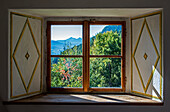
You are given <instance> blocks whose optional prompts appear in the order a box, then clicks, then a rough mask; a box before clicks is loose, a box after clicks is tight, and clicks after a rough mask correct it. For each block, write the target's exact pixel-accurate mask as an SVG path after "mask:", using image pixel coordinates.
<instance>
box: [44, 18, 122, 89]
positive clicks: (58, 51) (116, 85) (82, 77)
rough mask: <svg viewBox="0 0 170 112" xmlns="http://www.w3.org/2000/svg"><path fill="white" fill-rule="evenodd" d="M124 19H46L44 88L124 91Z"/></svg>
mask: <svg viewBox="0 0 170 112" xmlns="http://www.w3.org/2000/svg"><path fill="white" fill-rule="evenodd" d="M124 33H125V21H121V22H118V21H110V22H109V21H105V22H104V21H102V22H97V21H93V22H92V21H82V22H54V21H49V22H47V39H48V42H47V43H48V45H47V46H48V65H47V67H48V90H49V91H58V92H66V91H67V92H114V91H124V90H125V82H124V80H125V79H124V77H125V74H124V63H125V54H124V52H125V51H124V50H125V43H124V42H125V41H124V39H125V35H124Z"/></svg>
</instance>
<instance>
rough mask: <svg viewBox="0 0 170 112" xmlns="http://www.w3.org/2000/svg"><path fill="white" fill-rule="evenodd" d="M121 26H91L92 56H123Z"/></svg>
mask: <svg viewBox="0 0 170 112" xmlns="http://www.w3.org/2000/svg"><path fill="white" fill-rule="evenodd" d="M121 37H122V26H121V25H90V54H91V55H121Z"/></svg>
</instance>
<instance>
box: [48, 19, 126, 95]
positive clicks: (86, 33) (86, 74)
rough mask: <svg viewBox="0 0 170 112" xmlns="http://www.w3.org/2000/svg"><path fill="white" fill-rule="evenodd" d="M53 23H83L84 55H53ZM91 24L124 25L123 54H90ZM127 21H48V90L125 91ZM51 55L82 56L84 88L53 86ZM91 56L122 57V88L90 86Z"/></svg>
mask: <svg viewBox="0 0 170 112" xmlns="http://www.w3.org/2000/svg"><path fill="white" fill-rule="evenodd" d="M51 25H82V26H83V32H82V33H83V37H82V40H83V41H82V51H83V52H82V55H53V56H51ZM90 25H122V39H121V41H122V42H121V48H122V49H121V56H120V55H90ZM125 34H126V22H125V21H47V80H46V82H47V91H48V92H57V93H80V92H81V93H100V92H101V93H103V92H104V93H107V92H124V91H125V80H126V79H125V37H126V35H125ZM51 57H81V58H82V59H83V63H82V64H83V73H82V75H83V84H82V85H83V87H82V88H76V87H75V88H51ZM90 57H107V58H109V57H114V58H121V88H104V87H103V88H102V87H101V88H98V87H92V88H90V68H89V65H90V61H89V59H90Z"/></svg>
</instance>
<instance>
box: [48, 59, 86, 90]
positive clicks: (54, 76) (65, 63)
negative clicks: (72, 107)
mask: <svg viewBox="0 0 170 112" xmlns="http://www.w3.org/2000/svg"><path fill="white" fill-rule="evenodd" d="M82 81H83V75H82V58H65V57H63V58H59V57H55V58H53V57H52V58H51V87H59V88H62V87H82Z"/></svg>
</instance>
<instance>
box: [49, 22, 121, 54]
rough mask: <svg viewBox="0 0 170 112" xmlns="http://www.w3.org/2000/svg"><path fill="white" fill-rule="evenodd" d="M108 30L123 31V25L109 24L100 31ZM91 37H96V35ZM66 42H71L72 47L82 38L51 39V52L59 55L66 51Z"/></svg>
mask: <svg viewBox="0 0 170 112" xmlns="http://www.w3.org/2000/svg"><path fill="white" fill-rule="evenodd" d="M107 31H113V32H115V31H117V32H119V33H120V32H121V31H122V26H121V25H108V26H106V27H104V28H103V30H102V31H101V32H99V33H106V32H107ZM90 38H95V36H93V37H90ZM65 44H69V45H70V47H71V48H72V47H74V46H79V45H80V44H82V38H80V37H79V38H74V37H70V38H68V39H66V40H51V54H52V55H59V54H60V52H62V51H64V47H65Z"/></svg>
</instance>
